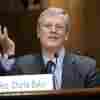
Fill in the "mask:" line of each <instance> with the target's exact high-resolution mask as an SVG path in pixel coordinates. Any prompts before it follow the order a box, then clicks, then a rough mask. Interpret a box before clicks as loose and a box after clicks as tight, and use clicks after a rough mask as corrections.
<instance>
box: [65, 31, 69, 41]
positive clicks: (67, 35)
mask: <svg viewBox="0 0 100 100" xmlns="http://www.w3.org/2000/svg"><path fill="white" fill-rule="evenodd" d="M68 38H69V32H67V33H66V35H65V40H68Z"/></svg>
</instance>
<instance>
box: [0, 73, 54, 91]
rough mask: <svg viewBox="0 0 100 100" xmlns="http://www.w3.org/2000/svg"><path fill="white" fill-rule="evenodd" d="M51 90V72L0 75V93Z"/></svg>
mask: <svg viewBox="0 0 100 100" xmlns="http://www.w3.org/2000/svg"><path fill="white" fill-rule="evenodd" d="M41 90H42V91H43V90H53V80H52V74H36V75H16V76H0V93H4V92H25V91H41Z"/></svg>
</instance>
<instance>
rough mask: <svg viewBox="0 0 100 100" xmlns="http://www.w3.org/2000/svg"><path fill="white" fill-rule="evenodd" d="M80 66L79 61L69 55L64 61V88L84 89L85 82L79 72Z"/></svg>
mask: <svg viewBox="0 0 100 100" xmlns="http://www.w3.org/2000/svg"><path fill="white" fill-rule="evenodd" d="M79 67H80V64H78V63H77V60H76V59H75V58H74V57H73V56H71V54H67V55H65V57H64V61H63V71H62V88H78V87H83V86H84V82H83V79H82V76H81V74H80V72H79V70H78V68H79Z"/></svg>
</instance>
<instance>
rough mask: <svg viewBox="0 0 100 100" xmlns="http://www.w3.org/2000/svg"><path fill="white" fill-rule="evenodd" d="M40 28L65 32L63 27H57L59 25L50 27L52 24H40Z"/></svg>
mask: <svg viewBox="0 0 100 100" xmlns="http://www.w3.org/2000/svg"><path fill="white" fill-rule="evenodd" d="M41 27H42V28H45V29H47V30H53V29H54V30H55V31H64V30H65V26H64V25H59V24H56V25H54V26H53V25H52V24H41Z"/></svg>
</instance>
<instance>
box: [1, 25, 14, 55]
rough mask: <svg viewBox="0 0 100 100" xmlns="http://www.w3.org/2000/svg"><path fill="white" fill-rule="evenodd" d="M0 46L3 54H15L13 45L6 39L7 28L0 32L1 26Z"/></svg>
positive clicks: (11, 41)
mask: <svg viewBox="0 0 100 100" xmlns="http://www.w3.org/2000/svg"><path fill="white" fill-rule="evenodd" d="M0 45H1V46H2V48H3V53H4V54H7V55H14V54H15V43H14V42H13V40H11V39H10V38H9V37H8V31H7V27H4V28H3V30H2V26H1V25H0Z"/></svg>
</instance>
